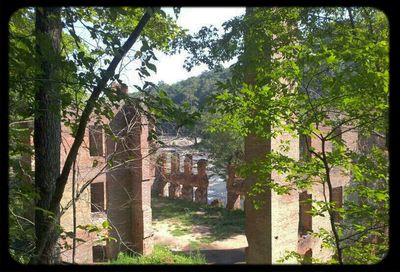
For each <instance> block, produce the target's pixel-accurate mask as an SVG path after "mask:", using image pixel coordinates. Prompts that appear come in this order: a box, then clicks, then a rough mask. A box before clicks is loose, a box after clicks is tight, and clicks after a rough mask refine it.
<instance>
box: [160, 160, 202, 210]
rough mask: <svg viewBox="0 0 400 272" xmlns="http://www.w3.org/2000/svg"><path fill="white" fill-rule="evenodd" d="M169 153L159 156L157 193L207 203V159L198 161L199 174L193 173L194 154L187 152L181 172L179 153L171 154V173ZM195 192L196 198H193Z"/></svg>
mask: <svg viewBox="0 0 400 272" xmlns="http://www.w3.org/2000/svg"><path fill="white" fill-rule="evenodd" d="M166 155H167V154H166V153H162V154H161V155H160V156H159V157H158V164H157V165H158V166H157V169H156V180H155V186H157V189H156V193H157V194H158V195H160V196H167V190H166V187H167V184H169V187H168V197H170V198H182V199H185V200H187V201H193V200H194V202H197V203H203V204H207V190H208V177H207V173H206V166H207V161H206V160H204V159H201V160H199V161H198V162H197V174H193V173H192V169H193V160H192V155H190V154H187V155H186V156H185V159H184V167H183V169H184V170H183V173H182V172H180V170H179V169H180V167H179V165H180V160H179V154H177V153H172V154H171V173H167V156H166ZM193 192H194V198H193Z"/></svg>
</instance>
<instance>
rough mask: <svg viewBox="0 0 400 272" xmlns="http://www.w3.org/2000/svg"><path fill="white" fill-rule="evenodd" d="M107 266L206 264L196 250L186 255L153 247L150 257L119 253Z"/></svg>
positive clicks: (156, 246)
mask: <svg viewBox="0 0 400 272" xmlns="http://www.w3.org/2000/svg"><path fill="white" fill-rule="evenodd" d="M109 264H114V265H116V264H206V259H205V258H204V256H203V255H201V254H200V252H199V251H198V250H197V251H195V252H193V251H192V252H191V253H190V254H189V255H187V254H184V253H174V252H172V251H171V250H169V249H168V248H167V247H166V246H161V245H155V246H154V251H153V253H152V254H151V255H148V256H133V255H130V254H127V253H122V252H121V253H119V254H118V258H117V259H116V260H112V261H109Z"/></svg>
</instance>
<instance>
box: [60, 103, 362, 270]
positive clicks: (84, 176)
mask: <svg viewBox="0 0 400 272" xmlns="http://www.w3.org/2000/svg"><path fill="white" fill-rule="evenodd" d="M114 113H115V117H114V118H113V119H112V120H107V119H105V118H103V120H102V122H103V124H105V125H109V128H110V129H111V131H112V133H113V136H107V135H106V133H105V132H104V131H103V128H102V127H101V126H98V125H96V124H95V122H94V120H92V121H91V122H90V123H89V125H88V128H87V129H86V132H85V137H84V141H83V144H82V146H81V148H80V151H79V153H78V157H77V160H76V168H75V170H76V171H75V182H76V187H75V193H80V197H79V200H78V201H77V202H76V225H77V226H85V225H86V226H87V225H88V224H93V225H97V226H100V227H101V225H102V223H103V222H104V221H105V220H106V219H107V220H108V221H109V222H110V226H111V230H109V232H107V231H104V232H102V233H100V234H105V235H109V236H111V237H114V238H116V241H110V242H104V241H101V242H99V241H98V238H99V236H98V234H99V233H96V232H88V231H87V230H85V229H82V228H80V227H78V228H77V229H76V233H77V235H76V236H77V238H79V239H81V240H78V241H77V246H76V253H75V261H76V262H77V263H92V262H96V261H103V260H105V259H106V258H113V257H116V255H117V254H118V252H120V251H121V250H126V249H127V248H131V249H133V250H135V251H136V252H139V253H142V254H147V253H150V252H151V251H152V247H153V241H152V239H153V238H152V236H153V230H152V213H151V188H152V185H153V181H154V180H155V178H156V174H157V183H156V184H155V185H157V188H156V190H157V192H158V193H159V194H161V195H163V196H167V195H168V196H169V197H173V198H176V197H179V198H183V199H186V200H188V201H193V200H194V201H195V202H200V203H207V186H208V178H207V175H206V172H205V170H206V162H205V161H202V160H200V161H199V163H198V173H197V174H196V175H194V174H192V159H191V157H190V156H186V157H185V160H184V171H183V173H182V172H180V171H179V157H177V156H176V155H173V156H172V158H171V173H167V172H166V160H165V155H161V156H160V157H159V163H158V164H157V167H156V163H155V162H156V159H155V157H154V153H153V150H152V142H151V141H149V138H148V136H149V133H150V131H151V130H152V129H153V127H154V124H153V122H152V120H149V119H148V118H147V117H146V116H144V115H143V114H141V113H139V111H138V110H137V109H136V108H135V107H133V106H131V105H128V104H123V105H121V106H120V107H119V108H116V109H114ZM342 139H343V141H344V142H345V143H346V146H347V147H348V148H349V149H352V150H356V149H357V143H358V141H359V140H358V135H357V133H356V132H355V131H352V130H350V131H348V132H346V133H343V134H342ZM73 140H74V138H73V137H72V136H71V134H70V131H69V129H68V128H67V127H65V126H63V127H62V144H61V146H62V147H61V149H62V152H61V163H63V161H64V160H65V158H66V155H67V153H68V152H69V149H70V146H71V145H72V143H73ZM281 140H287V141H288V142H289V143H290V148H289V150H288V151H287V154H286V155H288V156H289V157H291V158H294V159H303V158H304V157H306V156H310V154H308V153H307V152H305V150H306V148H305V144H306V142H307V143H308V145H310V146H312V147H314V148H315V150H316V151H319V150H320V149H321V143H320V142H318V141H317V140H315V139H310V138H304V137H293V136H290V135H283V136H281V137H278V138H274V139H270V140H268V141H264V140H261V139H259V138H257V137H255V136H251V135H250V136H248V137H247V138H246V139H245V142H246V144H245V148H246V156H247V157H248V158H257V157H261V156H263V155H264V154H265V153H266V152H270V151H272V150H279V146H280V142H281ZM331 148H332V145H331V144H328V150H327V151H330V149H331ZM156 168H157V169H158V171H156ZM332 171H333V175H332V176H333V180H332V183H333V187H334V188H333V199H334V201H335V202H336V203H337V205H339V206H340V205H342V203H343V191H344V187H345V186H347V185H348V183H349V181H350V175H347V174H342V173H341V171H340V169H333V170H332ZM228 173H229V175H228V179H227V195H228V200H227V208H230V209H233V208H237V207H238V205H239V195H244V194H245V192H246V191H248V190H249V186H250V185H251V184H252V183H251V182H249V181H248V180H246V181H245V180H243V179H240V178H238V177H235V172H234V168H231V169H229V171H228ZM73 174H74V172H73V171H71V173H70V176H69V180H68V183H67V185H66V188H65V192H64V195H63V199H62V202H61V205H62V207H64V208H65V207H69V208H68V209H66V211H65V213H64V214H63V216H62V217H61V226H62V227H63V228H64V231H65V232H71V231H72V230H73V223H72V222H73V214H72V208H71V199H72V180H73ZM272 178H273V179H274V180H275V181H277V182H282V183H283V182H284V179H285V177H284V176H283V175H281V174H278V173H277V172H274V171H273V173H272ZM90 181H91V183H90V184H89V183H88V182H90ZM167 183H169V186H168V189H167V190H166V184H167ZM88 184H89V185H88ZM86 185H88V186H87V188H86V189H83V188H85V186H86ZM325 189H326V188H325ZM260 197H262V198H263V200H264V201H265V205H264V206H263V208H262V209H259V210H255V209H253V208H252V207H251V206H250V205H249V204H248V203H247V204H246V202H245V212H246V217H247V218H246V237H247V240H248V242H249V247H248V248H247V250H246V252H247V261H248V262H249V263H264V264H265V263H276V261H277V260H278V259H279V258H281V257H282V256H283V255H284V254H285V251H286V250H288V251H295V252H298V253H299V254H301V255H307V256H312V257H314V258H319V259H322V260H325V259H327V258H329V257H330V256H331V254H332V253H331V252H330V251H329V250H327V249H324V248H321V240H319V239H317V238H314V237H311V236H307V235H306V234H307V231H311V230H314V231H317V230H318V229H319V228H324V229H327V230H329V229H330V223H329V221H328V217H312V216H311V215H310V214H309V213H308V211H309V210H310V209H311V206H310V204H305V203H303V202H301V201H302V200H306V199H310V198H312V199H313V200H323V197H324V194H323V187H322V185H320V184H315V185H314V186H313V187H312V188H311V189H309V190H299V191H296V192H291V193H290V194H286V195H278V194H277V193H275V192H274V191H273V190H269V191H267V192H265V194H263V195H261V196H260ZM337 220H340V218H337ZM65 242H67V243H68V244H69V245H72V241H71V239H70V238H67V239H65V240H63V239H60V243H61V244H63V243H65ZM61 258H62V260H63V261H67V262H71V260H72V249H70V248H62V249H61Z"/></svg>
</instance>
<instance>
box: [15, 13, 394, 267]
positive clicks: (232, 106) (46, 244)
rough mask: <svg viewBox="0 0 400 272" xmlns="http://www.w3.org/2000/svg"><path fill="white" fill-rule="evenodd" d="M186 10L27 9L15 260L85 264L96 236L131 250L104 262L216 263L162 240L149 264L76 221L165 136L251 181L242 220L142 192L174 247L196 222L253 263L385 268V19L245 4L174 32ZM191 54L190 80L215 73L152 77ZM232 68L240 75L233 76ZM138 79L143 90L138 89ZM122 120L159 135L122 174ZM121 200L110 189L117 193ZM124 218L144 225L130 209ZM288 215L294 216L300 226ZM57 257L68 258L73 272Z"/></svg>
mask: <svg viewBox="0 0 400 272" xmlns="http://www.w3.org/2000/svg"><path fill="white" fill-rule="evenodd" d="M183 10H184V8H178V7H175V8H170V11H169V12H167V11H166V9H165V8H161V7H27V8H21V9H19V10H16V11H15V12H14V13H12V15H11V16H10V18H9V25H8V31H9V40H8V42H9V45H8V101H9V110H8V113H9V115H8V120H9V124H8V141H9V145H8V157H9V161H8V223H9V224H8V250H9V253H10V260H9V261H10V262H11V261H12V260H14V261H16V262H18V263H22V264H60V263H69V264H70V263H72V264H75V263H79V261H76V260H78V259H79V256H78V255H79V250H78V249H79V246H78V245H85V243H86V242H87V241H85V239H83V238H82V237H83V236H79V235H80V234H79V233H84V234H85V235H87V237H89V236H90V237H92V236H93V237H95V239H96V241H97V242H96V243H98V244H94V246H93V248H94V247H96V246H98V245H100V244H101V245H105V246H104V248H106V247H107V246H108V245H109V244H112V243H114V242H115V243H121V244H123V246H125V247H126V249H124V250H121V253H118V258H116V257H115V256H116V255H115V256H114V257H115V258H114V257H113V258H111V257H110V258H108V259H107V262H104V263H105V264H113V265H115V264H152V263H153V264H154V263H156V264H180V263H191V264H205V263H207V262H208V263H210V262H209V261H208V259H207V258H208V257H207V256H206V257H204V256H202V255H201V252H202V251H199V250H197V251H196V255H191V254H192V250H190V254H189V253H187V252H186V253H185V252H184V254H177V253H174V252H173V250H172V249H171V248H167V247H163V246H160V245H157V244H156V243H155V244H154V246H155V247H154V252H147V251H146V250H145V249H143V250H142V252H140V250H139V251H137V250H136V248H135V246H130V245H129V243H124V239H125V238H124V237H123V235H122V236H120V235H119V234H118V236H115V237H114V236H113V235H110V233H115V231H117V233H118V230H117V228H116V227H115V225H114V222H112V220H110V218H111V217H110V218H108V219H107V218H105V219H104V220H102V221H101V222H100V223H98V222H97V221H96V222H97V223H96V222H94V221H93V222H91V223H85V224H83V223H79V222H80V221H79V220H81V219H80V218H79V216H78V214H79V213H84V210H83V208H80V207H83V206H80V204H79V203H83V202H82V201H83V200H84V199H86V198H88V199H90V197H92V198H93V199H94V197H97V196H96V195H94V193H93V192H94V191H90V190H94V189H90V190H89V188H94V187H93V186H92V185H93V184H94V183H95V182H98V181H96V178H98V179H100V178H99V177H101V176H104V177H106V176H107V177H108V175H110V173H112V171H114V170H115V169H118V168H123V167H127V165H128V166H129V165H131V164H130V163H132V161H134V163H136V161H135V160H138V158H139V161H143V162H144V159H143V158H141V157H140V156H143V157H147V155H143V154H145V153H143V152H148V153H149V155H148V156H149V157H151V159H153V157H152V154H153V153H152V152H154V154H158V153H157V152H159V150H160V148H162V147H163V146H164V147H165V145H166V144H165V143H164V142H163V136H166V135H170V136H171V135H173V136H175V137H178V138H179V137H186V138H191V139H193V141H194V142H193V145H192V146H193V147H194V148H196V149H198V150H200V151H202V152H207V154H208V156H209V157H208V160H209V161H211V162H212V167H213V171H214V172H215V173H217V174H219V175H220V176H222V177H227V178H226V180H228V175H229V173H230V172H229V171H228V169H235V171H236V172H235V174H236V176H237V177H240V179H241V180H243V188H242V189H241V190H243V196H244V203H245V204H244V210H243V211H235V210H234V211H227V210H226V209H225V208H221V207H211V206H210V205H207V203H205V205H203V206H196V205H195V203H190V205H189V204H185V203H184V202H181V201H183V200H180V199H179V200H175V201H176V202H173V203H172V202H171V203H169V202H166V200H165V199H163V198H160V196H155V197H153V195H152V196H145V194H146V192H147V191H145V189H142V187H140V188H141V189H140V190H139V191H140V192H141V193H142V194H143V202H142V203H139V204H138V205H142V206H143V207H144V206H145V204H144V203H145V202H144V201H145V200H146V201H147V200H148V201H151V205H152V210H153V220H155V219H157V220H162V219H165V218H166V216H167V215H170V216H171V218H172V217H174V218H175V219H176V220H178V221H179V222H180V223H179V224H181V225H179V224H178V223H176V222H178V221H176V220H175V221H171V222H175V223H172V224H177V225H176V226H177V228H176V229H175V232H176V233H177V234H176V235H177V236H183V235H189V236H190V235H191V231H188V229H190V226H191V225H193V224H200V225H201V224H208V225H209V230H211V234H210V236H209V237H208V240H209V241H208V242H209V243H211V242H213V241H216V240H218V239H228V238H229V237H230V235H231V234H232V235H233V234H235V235H237V234H242V235H243V236H242V237H243V239H245V240H246V243H247V249H246V255H245V254H244V253H243V259H244V260H243V262H244V263H247V264H271V263H272V264H286V263H290V264H310V263H312V264H375V263H378V262H380V261H381V260H382V259H384V258H385V256H386V254H387V252H388V250H389V236H390V234H389V153H390V150H389V143H390V142H389V135H390V133H389V94H390V92H389V22H388V18H387V17H386V15H385V14H384V12H383V11H381V10H379V9H375V8H372V7H252V8H250V7H246V9H245V13H244V14H243V15H241V16H236V17H233V18H232V19H230V20H228V21H226V22H224V23H223V24H222V29H217V28H216V27H215V26H209V25H208V26H203V27H201V28H200V30H198V31H196V32H194V33H192V32H189V31H188V30H187V29H184V28H183V27H181V26H180V25H179V24H178V18H179V16H180V13H181V12H183ZM181 52H185V53H186V54H187V58H186V59H185V62H184V63H183V66H184V68H185V69H186V70H187V71H190V70H191V69H193V68H194V67H196V66H199V65H204V64H205V65H207V67H208V70H207V71H206V72H203V73H202V74H200V75H199V76H195V77H190V78H188V79H186V80H182V81H179V82H177V83H173V84H167V83H165V82H162V81H161V82H153V81H151V80H150V79H149V78H150V75H151V74H153V73H157V61H158V58H157V56H158V55H157V54H159V53H164V54H166V55H170V56H172V55H175V54H179V53H181ZM232 60H237V61H236V62H234V63H233V64H232V65H230V67H228V68H225V67H224V66H223V64H224V63H226V62H229V61H232ZM128 65H130V67H134V70H133V71H130V73H131V74H132V73H134V74H135V76H137V77H138V78H139V79H140V81H138V82H141V83H138V84H136V83H135V84H131V83H130V82H131V81H129V80H126V70H127V67H128ZM128 87H129V88H128ZM126 88H128V89H126ZM124 90H128V91H124ZM121 105H122V106H121ZM116 109H118V110H116ZM121 109H134V111H135V115H134V117H129V116H130V115H129V114H130V113H126V114H125V115H124V116H123V117H124V118H125V119H126V118H128V117H129V118H133V119H134V118H139V119H135V120H136V121H137V120H140V121H139V122H140V124H139V127H140V125H141V129H139V130H135V129H136V126H137V124H130V125H129V126H128V128H127V129H126V130H127V131H128V132H126V133H127V134H126V135H128V134H129V133H130V131H129V129H132V131H139V132H138V133H144V131H147V126H148V135H146V137H144V136H143V137H142V136H140V137H139V138H140V141H145V140H144V139H146V148H147V144H148V146H150V147H149V148H148V150H149V151H147V149H146V151H140V152H142V153H140V154H139V153H137V151H135V150H133V149H132V150H124V152H125V151H126V152H128V151H129V152H130V151H132V152H131V153H129V155H127V156H125V157H121V158H122V159H120V158H119V157H118V156H117V152H116V151H115V150H114V153H111V155H109V156H106V155H104V156H103V153H102V155H101V156H103V157H102V158H100V155H99V156H98V154H95V153H96V152H99V150H100V149H101V150H103V148H104V150H108V149H109V146H110V145H111V144H114V143H115V146H118V144H120V145H121V143H122V145H123V146H125V144H126V145H127V146H129V141H128V140H126V139H127V138H126V139H125V138H124V137H125V136H123V135H125V134H123V135H122V134H120V133H117V132H116V127H117V126H118V122H117V121H115V122H113V121H112V120H119V119H118V118H121ZM122 111H123V110H122ZM137 116H142V117H137ZM122 119H123V118H122ZM122 119H121V120H122ZM133 119H132V120H133ZM143 120H147V121H143ZM136 121H135V122H136ZM144 124H145V125H146V130H145V129H144V128H143V127H144ZM93 128H95V129H97V130H99V131H102V132H101V133H104V140H101V146H96V148H94V149H93V148H87V144H88V143H90V142H92V141H95V140H96V139H95V137H97V136H96V135H102V134H96V133H97V132H91V129H93ZM88 131H89V132H88ZM121 131H122V130H121ZM88 133H89V134H88ZM124 133H125V132H124ZM134 133H136V132H134ZM88 135H92V136H88ZM93 135H95V136H93ZM121 135H122V136H121ZM140 135H142V134H140ZM100 137H103V136H100ZM126 137H128V136H126ZM135 139H136V138H135ZM103 142H104V144H103ZM65 143H67V145H66V144H65ZM117 143H118V144H117ZM135 143H136V142H135ZM103 145H104V147H103ZM140 148H142V147H140ZM84 150H87V153H88V154H90V156H91V157H90V166H89V168H90V169H91V170H90V171H91V173H95V174H93V175H92V174H90V175H88V177H87V180H84V179H83V178H81V177H80V176H76V173H77V171H78V170H77V169H78V168H79V167H80V166H81V167H83V166H82V165H80V164H81V163H80V160H81V159H82V158H83V157H84V156H86V155H84V154H86V153H85V152H86V151H84ZM116 150H117V149H116ZM141 150H142V149H141ZM143 150H144V149H143ZM104 152H105V153H104V154H106V151H104ZM107 152H108V151H107ZM61 154H63V155H61ZM93 154H95V155H93ZM127 154H128V153H127ZM137 154H139V155H137ZM146 154H147V153H146ZM95 156H96V157H95ZM135 156H136V157H135ZM138 156H139V157H138ZM93 158H94V159H93ZM146 160H147V159H146ZM171 160H172V159H171ZM154 161H155V160H154ZM157 162H158V161H157ZM135 165H136V164H135ZM141 165H143V166H141V167H143V168H144V167H145V166H144V165H147V164H145V163H143V164H141ZM171 165H172V164H171ZM103 166H104V167H103ZM100 168H101V169H100ZM155 168H157V166H155ZM134 171H136V170H134ZM146 171H147V170H146ZM146 171H144V170H143V173H145V172H146ZM154 171H157V170H154ZM171 171H173V170H171ZM185 171H186V170H185ZM190 171H191V170H190ZM178 172H179V164H178ZM199 173H200V172H199ZM143 175H144V174H143ZM171 175H172V174H171ZM197 175H200V174H197ZM92 176H93V177H92ZM233 176H235V175H233ZM236 176H235V177H236ZM75 177H78V178H75ZM156 179H157V178H156ZM143 180H145V178H143ZM107 182H108V181H107ZM207 182H208V181H207ZM92 183H93V184H92ZM82 184H83V185H82ZM110 186H111V185H105V187H104V188H106V192H105V193H104V194H105V195H107V194H108V191H107V190H111V189H110V188H111V187H110ZM134 186H136V185H132V188H136V187H134ZM184 186H185V185H184ZM196 186H200V185H196ZM138 188H139V187H138ZM338 188H340V197H339V199H340V201H338V197H337V192H338V191H337V189H338ZM71 190H72V191H71ZM129 190H130V189H129ZM132 190H133V189H132ZM142 190H143V191H142ZM152 190H153V189H152ZM197 190H198V189H197ZM67 193H68V197H69V198H68V201H67V200H66V195H67ZM71 194H72V197H71V196H70V195H71ZM149 194H150V191H149ZM194 194H196V192H195V193H194ZM192 195H193V193H192ZM304 196H306V198H302V197H304ZM196 197H197V195H196ZM102 201H103V202H104V200H102ZM171 201H172V200H171ZM285 201H286V202H285ZM103 202H102V205H104V207H109V206H107V205H111V204H108V200H106V202H107V203H105V204H104V203H103ZM339 202H340V204H339ZM110 203H112V202H111V200H110ZM129 203H130V204H129V205H130V206H129V209H132V211H134V210H135V209H136V208H135V207H134V205H136V204H135V203H136V202H135V200H133V201H131V202H129ZM285 203H286V204H285ZM153 204H154V205H153ZM146 205H147V204H146ZM142 206H140V207H142ZM85 207H86V206H85ZM87 207H89V208H88V209H89V210H90V204H89V206H87ZM110 207H111V206H110ZM163 207H164V208H163ZM144 209H145V208H143V211H144ZM304 209H306V210H307V211H306V212H304V213H302V211H304ZM104 210H106V208H104ZM110 211H111V208H110ZM177 211H182V212H181V213H178V212H177ZM107 212H108V208H107ZM88 213H89V215H88V216H89V217H90V216H92V217H91V218H93V214H92V215H90V211H89V212H88ZM92 213H93V210H92ZM132 213H133V212H132ZM69 214H72V215H71V218H69V217H67V216H69ZM143 214H144V212H143ZM265 214H269V216H265ZM291 215H295V216H296V218H297V217H299V219H296V220H297V221H293V222H292V221H291V222H289V223H288V222H287V221H286V220H290V219H291ZM218 216H220V219H217V220H216V219H215V218H216V217H218ZM106 217H107V215H106ZM133 217H134V216H132V220H134V219H133ZM303 217H304V218H306V219H304V218H303ZM66 218H68V219H66ZM143 218H144V219H143V220H145V218H146V217H145V215H143ZM151 218H152V217H151V209H150V223H149V225H147V226H144V227H143V229H144V230H143V232H146V229H147V228H150V229H151V228H152V226H151V224H152V223H151ZM66 220H69V221H68V223H65V222H67V221H66ZM302 220H303V221H302ZM304 220H305V221H304ZM132 222H133V221H132ZM143 222H147V221H143ZM157 222H159V221H157ZM255 222H257V224H255ZM147 223H148V222H147ZM147 223H143V224H147ZM115 224H117V223H115ZM154 224H157V223H155V221H154V222H153V225H154ZM284 224H286V225H284ZM302 224H304V225H302ZM311 225H312V227H311ZM67 226H72V228H70V227H67ZM135 226H136V225H135ZM178 226H179V227H180V229H179V228H178ZM182 226H184V227H182ZM226 226H229V227H226ZM285 226H287V229H286V227H285ZM224 228H226V231H225V232H224V231H223V230H224ZM111 230H112V231H111ZM292 230H294V231H292ZM179 231H180V232H181V233H178V232H179ZM213 231H214V232H213ZM285 231H286V232H285ZM133 232H134V233H135V230H133ZM230 232H232V233H230ZM78 234H79V235H78ZM228 234H229V235H228ZM82 235H83V234H82ZM133 235H136V234H133ZM143 235H144V234H143ZM278 236H279V239H278V238H277V237H278ZM85 237H86V236H85ZM210 237H212V239H211V238H210ZM127 239H128V238H127ZM213 239H214V240H213ZM285 239H286V240H285ZM203 240H204V241H206V240H207V239H203ZM203 240H202V241H203ZM302 241H304V244H306V245H307V246H304V247H307V249H305V250H303V249H302V245H303V244H302V243H303V242H302ZM206 242H207V241H206ZM307 243H309V244H307ZM86 244H87V243H86ZM126 244H128V245H126ZM289 244H290V246H287V248H286V245H289ZM151 248H152V247H151ZM149 251H152V250H149ZM63 252H71V257H68V258H69V259H68V261H65V258H64V257H62V256H64V255H62V253H63ZM93 252H95V251H94V249H93ZM193 252H195V250H193ZM243 252H244V250H243ZM115 254H117V253H115ZM188 254H189V255H188ZM94 255H95V253H93V260H94ZM63 258H64V259H63ZM83 263H92V262H91V261H87V262H86V261H85V262H83Z"/></svg>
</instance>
